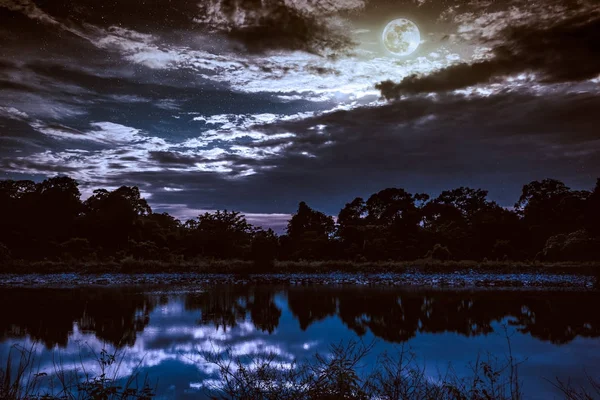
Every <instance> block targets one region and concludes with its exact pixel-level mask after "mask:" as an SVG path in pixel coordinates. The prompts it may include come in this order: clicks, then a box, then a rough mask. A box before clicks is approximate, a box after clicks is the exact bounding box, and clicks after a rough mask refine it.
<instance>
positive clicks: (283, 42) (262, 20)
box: [195, 0, 365, 54]
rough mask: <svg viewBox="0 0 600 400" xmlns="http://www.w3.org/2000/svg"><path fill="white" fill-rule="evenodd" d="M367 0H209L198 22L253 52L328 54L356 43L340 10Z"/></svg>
mask: <svg viewBox="0 0 600 400" xmlns="http://www.w3.org/2000/svg"><path fill="white" fill-rule="evenodd" d="M364 5H365V2H364V1H363V0H338V1H320V0H265V1H260V2H257V1H254V0H237V1H232V0H206V1H203V2H201V3H199V13H198V15H197V17H196V18H195V21H196V22H198V23H200V24H202V25H204V26H206V27H207V28H208V29H210V30H213V31H218V32H223V33H225V34H227V35H228V36H229V37H231V38H233V39H234V40H236V41H239V42H240V43H242V44H243V45H244V46H245V48H246V49H247V50H249V51H251V52H262V51H265V50H280V49H283V50H302V51H307V52H309V53H316V54H327V53H330V52H333V53H336V52H340V51H345V50H347V49H348V48H350V47H352V46H353V45H354V42H353V40H352V38H351V36H350V34H349V33H350V32H349V29H348V28H347V26H346V25H345V24H344V21H343V20H341V19H340V18H338V14H339V13H340V12H346V11H355V10H359V9H362V8H363V7H364Z"/></svg>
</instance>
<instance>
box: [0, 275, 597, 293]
mask: <svg viewBox="0 0 600 400" xmlns="http://www.w3.org/2000/svg"><path fill="white" fill-rule="evenodd" d="M261 284H265V285H287V286H305V285H311V286H340V285H353V286H365V287H368V286H380V287H395V288H413V289H415V288H416V289H419V288H424V289H427V288H433V289H436V288H437V289H450V290H461V289H489V290H507V289H509V290H540V289H541V290H582V291H588V290H596V286H597V284H596V278H595V277H594V276H588V275H580V274H560V275H559V274H532V273H518V274H516V273H505V274H497V273H480V272H476V273H460V272H453V273H427V274H425V273H419V272H407V273H401V274H400V273H365V274H356V273H321V274H307V273H293V274H247V275H239V274H208V273H155V274H152V273H149V274H148V273H146V274H122V273H104V274H101V273H98V274H89V273H87V274H81V273H55V274H0V289H7V288H8V289H10V288H54V289H61V288H62V289H67V288H84V287H143V288H157V289H158V288H164V287H166V286H168V287H170V288H173V289H178V290H197V289H202V288H203V287H206V286H209V285H210V286H214V285H261Z"/></svg>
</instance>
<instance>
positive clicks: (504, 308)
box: [0, 285, 600, 348]
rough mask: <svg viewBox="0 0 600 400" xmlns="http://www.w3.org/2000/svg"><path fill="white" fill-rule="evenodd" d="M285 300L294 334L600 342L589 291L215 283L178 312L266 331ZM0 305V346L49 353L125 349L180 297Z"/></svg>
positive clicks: (92, 295) (26, 294)
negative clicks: (331, 326)
mask: <svg viewBox="0 0 600 400" xmlns="http://www.w3.org/2000/svg"><path fill="white" fill-rule="evenodd" d="M277 297H279V298H280V299H281V301H280V302H277V301H276V298H277ZM286 300H287V309H288V310H289V312H290V313H291V314H292V315H293V316H294V317H295V318H296V319H297V320H298V323H299V327H300V329H301V330H303V331H304V330H307V329H309V328H310V326H311V325H312V324H315V323H317V322H319V321H322V320H325V319H327V318H329V317H336V318H339V319H340V320H341V321H342V322H343V323H344V324H345V325H346V326H347V327H348V328H349V329H351V330H352V331H354V332H355V333H357V334H358V335H364V334H366V333H367V332H369V331H370V332H371V333H372V334H373V335H375V336H376V337H378V338H381V339H384V340H385V341H388V342H396V343H399V342H404V341H407V340H409V339H411V338H413V337H415V336H417V335H418V334H420V333H443V332H453V333H457V334H461V335H465V336H477V335H486V334H489V333H491V332H493V330H494V328H493V326H494V323H496V322H498V321H502V320H505V319H507V320H508V323H509V324H510V325H513V326H514V327H515V329H517V330H518V331H520V332H522V333H523V334H528V335H531V336H532V337H534V338H536V339H539V340H542V341H549V342H552V343H554V344H564V343H568V342H570V341H571V340H573V339H574V338H576V337H577V336H581V337H598V336H600V314H598V313H596V312H594V311H592V310H594V309H595V308H596V307H597V306H598V305H600V293H598V292H570V291H561V292H557V291H552V292H549V291H508V290H506V291H498V290H497V291H488V290H478V291H466V290H463V291H450V290H406V289H393V288H377V287H368V288H359V287H331V286H329V287H327V286H323V287H298V286H291V287H283V286H268V285H264V286H217V287H211V288H208V289H207V290H206V291H204V292H199V293H190V294H187V295H186V296H185V300H184V304H183V305H184V307H185V309H186V310H187V311H194V312H196V311H197V312H199V316H198V319H197V324H199V325H213V326H214V327H216V329H223V330H225V331H227V330H230V329H232V328H235V327H236V326H237V325H238V324H240V323H242V322H246V321H250V322H251V323H252V324H253V325H254V327H255V328H256V329H257V330H260V331H262V332H265V333H269V334H271V333H274V332H275V330H276V329H277V327H278V326H279V323H280V318H281V316H282V309H281V307H283V306H285V301H286ZM0 301H2V304H3V305H4V307H3V310H2V313H1V315H0V341H4V340H5V339H6V338H18V337H24V336H26V335H29V337H30V338H31V339H33V340H39V341H41V342H42V343H44V344H45V345H46V346H47V347H48V348H52V347H54V346H56V345H58V346H61V347H64V346H66V345H67V343H68V341H69V335H71V334H72V333H73V332H74V330H75V329H78V330H79V331H83V332H89V333H93V334H94V335H96V337H97V338H98V339H100V340H102V341H105V342H108V343H110V344H112V345H114V346H117V347H119V346H132V345H133V344H134V343H135V342H136V338H137V335H138V334H139V333H140V332H142V331H143V330H144V329H145V328H146V327H147V326H148V324H149V322H150V318H151V317H150V315H151V313H152V311H153V310H154V309H155V307H157V306H158V305H165V304H167V303H168V302H169V301H180V300H179V299H178V298H171V297H170V296H168V295H166V296H165V295H162V296H158V295H154V294H145V293H143V292H142V291H140V290H139V289H138V290H133V289H123V288H85V289H3V290H1V291H0Z"/></svg>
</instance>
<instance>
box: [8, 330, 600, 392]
mask: <svg viewBox="0 0 600 400" xmlns="http://www.w3.org/2000/svg"><path fill="white" fill-rule="evenodd" d="M506 329H507V328H506V327H505V332H506V339H507V344H508V353H507V354H506V355H505V356H504V357H496V356H494V355H492V354H486V355H483V356H482V355H477V356H476V358H475V360H474V361H473V362H472V363H470V364H469V366H470V374H469V375H468V376H459V375H457V374H456V373H455V371H454V369H453V368H452V367H451V366H450V367H449V368H448V369H447V371H446V372H444V373H441V372H440V373H438V376H430V375H428V374H426V371H425V367H424V366H423V365H421V364H420V363H419V362H418V361H417V356H416V355H415V354H414V353H412V352H411V351H410V350H408V349H406V348H405V347H404V346H402V347H400V348H398V351H397V352H395V353H382V354H380V355H379V356H378V357H377V361H376V362H375V363H374V364H372V365H369V364H367V363H366V361H365V357H366V356H367V355H369V354H370V353H371V352H372V350H373V348H374V346H375V342H371V343H368V344H365V343H363V342H358V341H350V342H347V343H343V342H340V343H337V344H332V345H330V347H329V352H328V354H315V355H313V356H312V357H309V358H307V359H305V360H296V361H294V362H292V363H291V364H282V363H281V362H278V361H277V356H276V355H275V354H268V355H266V356H262V357H259V356H257V355H254V356H247V357H245V358H240V357H234V356H233V355H232V353H231V351H230V350H228V351H225V352H216V351H215V352H206V353H201V356H202V358H201V359H202V360H203V361H204V362H207V363H209V364H212V365H213V366H215V367H216V371H218V372H217V373H218V379H216V380H214V379H208V380H207V383H206V384H205V385H204V389H205V392H204V394H205V395H206V397H207V398H212V399H231V400H292V399H293V400H309V399H323V400H329V399H331V400H334V399H358V400H372V399H381V400H384V399H385V400H429V399H431V400H433V399H436V400H437V399H440V400H520V399H523V398H524V395H523V393H522V390H521V388H522V381H521V378H520V377H519V367H520V365H521V364H522V363H523V362H525V360H516V359H515V358H513V355H512V350H511V345H510V337H509V335H508V333H507V332H508V331H507V330H506ZM13 354H15V355H16V357H18V358H19V363H18V366H17V367H13V365H14V363H13V358H12V357H13ZM33 354H34V348H33V347H32V348H29V349H25V348H17V347H14V348H13V349H12V351H11V353H10V354H9V357H8V360H7V361H6V364H5V365H6V367H5V368H4V369H0V398H1V399H5V400H25V399H36V400H40V399H46V400H50V399H57V400H58V399H61V400H62V399H69V400H71V399H72V400H87V399H94V400H96V399H97V400H117V399H119V400H150V399H152V398H153V397H155V396H156V387H152V386H151V385H150V383H149V380H148V379H147V377H146V378H145V379H144V380H143V381H142V382H141V383H140V382H139V380H138V377H139V372H136V371H139V365H138V368H136V371H134V374H132V375H131V376H130V377H128V378H126V379H124V380H123V379H121V380H119V379H117V376H118V370H119V367H120V365H121V361H122V360H123V358H124V356H125V355H124V353H122V354H118V353H109V352H108V351H106V350H102V352H101V353H100V354H98V355H96V356H95V359H96V362H97V364H98V368H97V370H96V373H95V374H91V373H90V372H89V371H86V370H85V368H84V367H83V361H82V363H81V368H80V369H79V370H77V371H74V372H67V371H66V370H65V368H64V366H63V364H62V363H61V362H60V361H59V362H56V363H55V364H54V371H53V373H52V374H47V373H45V372H40V370H39V364H37V365H36V362H35V359H34V356H33ZM589 380H590V385H589V387H590V388H589V389H584V388H575V387H572V386H571V385H570V384H569V383H568V382H563V381H560V380H556V381H552V382H549V384H551V385H553V386H554V387H555V388H556V389H557V391H558V392H559V393H562V395H563V398H564V399H567V400H592V399H597V398H600V381H597V380H594V379H592V378H591V377H590V378H589Z"/></svg>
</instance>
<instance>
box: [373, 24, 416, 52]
mask: <svg viewBox="0 0 600 400" xmlns="http://www.w3.org/2000/svg"><path fill="white" fill-rule="evenodd" d="M381 39H382V40H383V44H384V46H385V48H386V49H387V50H388V51H389V52H390V53H392V54H394V55H397V56H407V55H409V54H411V53H412V52H413V51H415V50H416V49H417V47H419V43H420V42H421V34H420V33H419V28H418V27H417V25H416V24H415V23H414V22H412V21H409V20H407V19H405V18H399V19H395V20H393V21H391V22H390V23H388V24H387V25H386V26H385V29H384V30H383V33H382V35H381Z"/></svg>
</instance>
